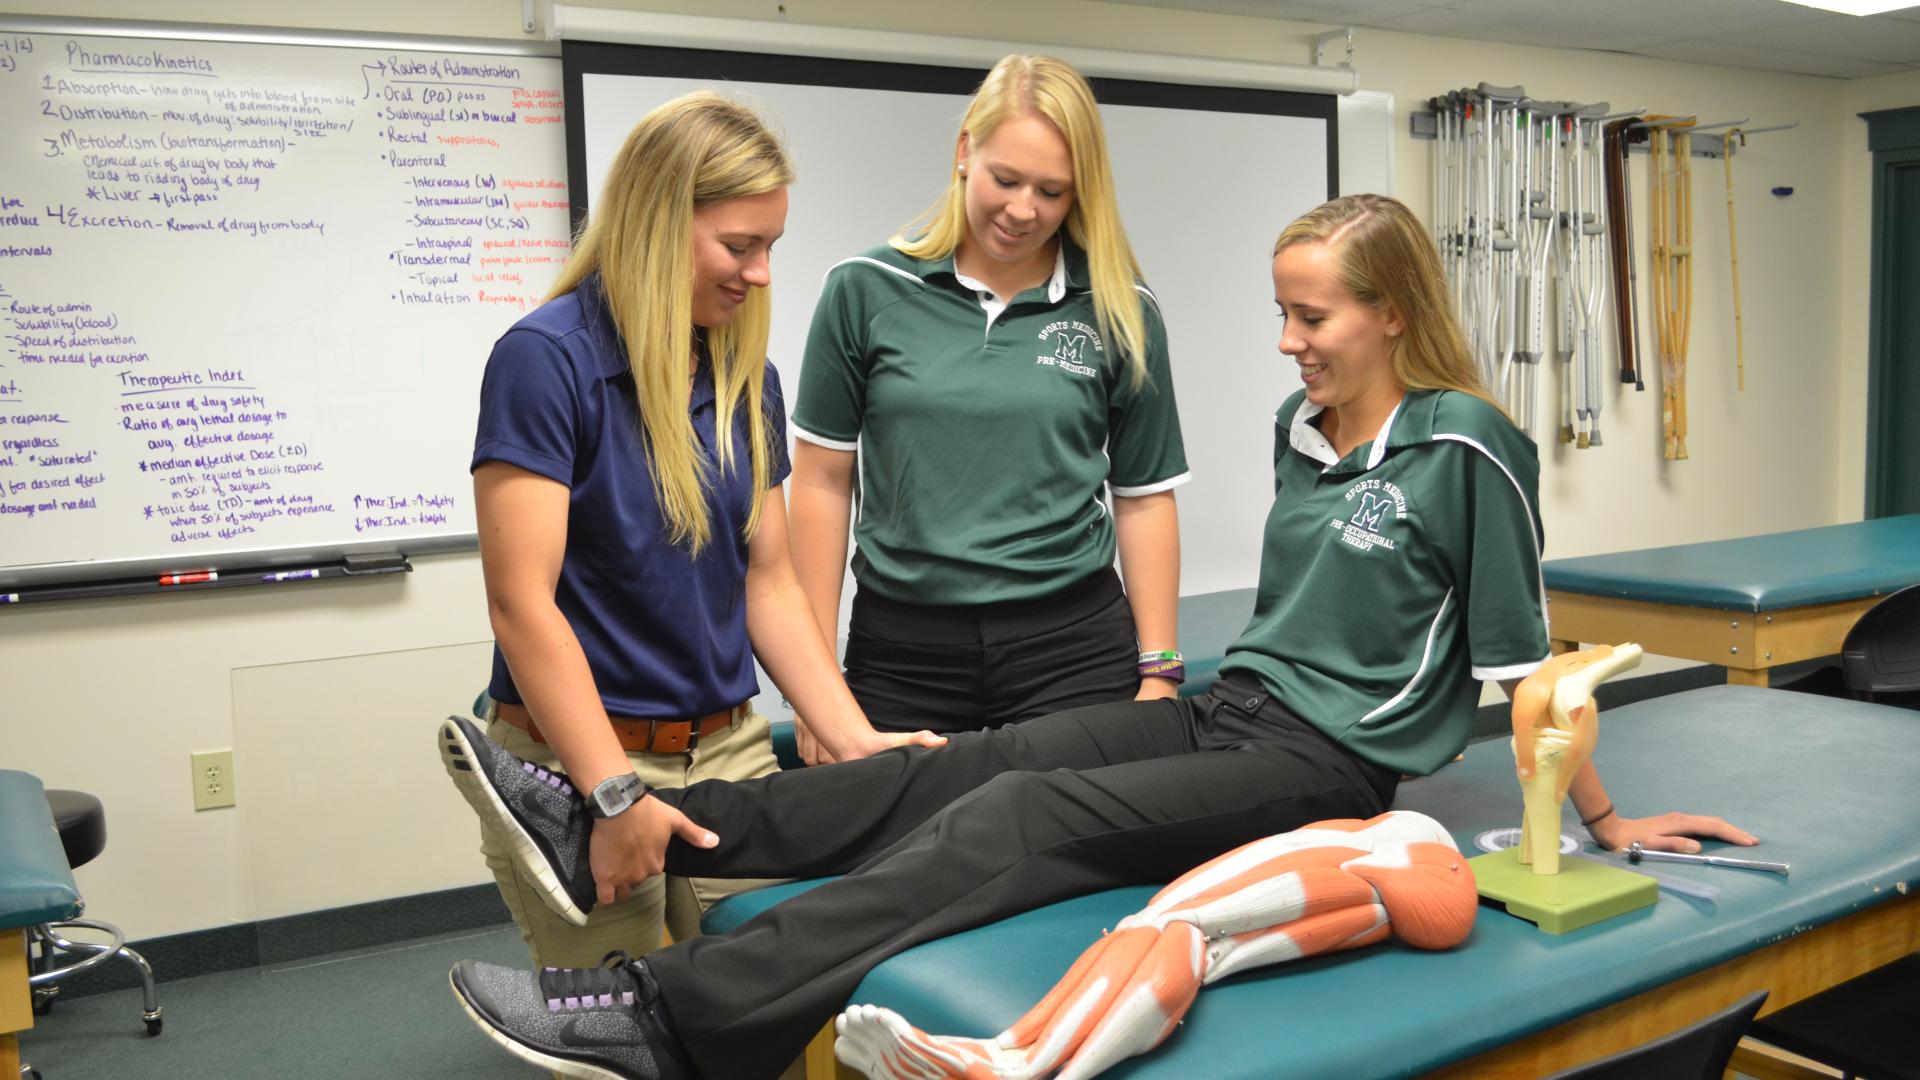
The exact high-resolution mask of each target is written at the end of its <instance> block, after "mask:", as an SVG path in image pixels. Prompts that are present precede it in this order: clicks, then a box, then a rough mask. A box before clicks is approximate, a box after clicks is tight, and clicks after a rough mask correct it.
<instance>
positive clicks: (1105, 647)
mask: <svg viewBox="0 0 1920 1080" xmlns="http://www.w3.org/2000/svg"><path fill="white" fill-rule="evenodd" d="M1139 654H1140V651H1139V647H1138V643H1137V640H1136V639H1135V637H1134V632H1133V608H1132V606H1131V605H1129V604H1128V603H1127V594H1126V592H1125V591H1124V590H1123V589H1121V587H1120V577H1119V575H1117V574H1115V573H1114V572H1113V570H1112V569H1110V568H1109V569H1105V570H1102V571H1100V572H1099V573H1096V574H1093V575H1092V576H1090V577H1088V578H1087V579H1086V580H1084V581H1081V582H1078V583H1076V584H1073V585H1070V586H1068V587H1067V588H1065V589H1062V590H1060V591H1059V592H1057V593H1054V594H1053V595H1051V596H1045V597H1041V598H1040V599H1038V600H1016V601H1008V602H1006V603H1000V604H973V605H967V606H962V607H940V606H931V605H923V604H902V603H898V602H896V601H893V600H888V599H886V598H884V597H881V596H877V595H875V594H874V593H872V592H869V591H867V590H864V589H863V590H860V591H859V592H856V593H854V596H853V613H852V616H851V617H850V618H849V619H848V623H847V686H848V688H849V689H851V690H852V691H853V697H854V700H855V701H858V702H859V703H860V708H861V710H862V711H863V712H865V713H866V714H867V719H868V720H869V721H870V722H871V723H872V724H873V726H874V727H875V728H877V729H879V730H881V731H918V730H920V729H921V728H929V729H932V730H934V731H939V732H955V731H974V730H977V729H979V728H983V727H999V726H1000V725H1002V724H1011V723H1014V722H1016V721H1020V720H1032V719H1034V718H1036V717H1041V716H1046V715H1048V714H1049V713H1057V712H1059V711H1061V710H1062V709H1073V708H1078V707H1080V706H1082V705H1105V704H1107V703H1109V702H1114V701H1129V700H1132V698H1133V695H1134V693H1135V692H1136V691H1138V690H1139V688H1140V676H1139V668H1138V658H1139Z"/></svg>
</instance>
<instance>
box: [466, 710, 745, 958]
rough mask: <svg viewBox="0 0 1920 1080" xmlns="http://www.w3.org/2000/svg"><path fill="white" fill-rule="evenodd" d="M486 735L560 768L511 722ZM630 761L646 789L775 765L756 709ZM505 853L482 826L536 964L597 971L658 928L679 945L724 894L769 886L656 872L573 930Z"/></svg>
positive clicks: (739, 775)
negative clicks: (689, 746)
mask: <svg viewBox="0 0 1920 1080" xmlns="http://www.w3.org/2000/svg"><path fill="white" fill-rule="evenodd" d="M487 737H488V738H490V739H492V740H493V741H494V742H496V743H499V744H500V745H501V746H502V747H504V748H505V749H506V750H507V751H508V752H509V753H512V754H516V755H518V756H520V757H522V758H525V759H526V760H528V761H531V762H533V763H534V764H536V765H540V766H543V767H545V768H548V769H554V770H558V769H559V768H560V760H559V758H557V757H555V756H554V753H553V748H552V747H551V746H548V745H547V744H545V743H537V742H534V741H533V738H532V737H531V736H529V735H528V734H527V733H526V732H524V731H521V730H520V729H519V728H517V727H514V726H513V725H511V724H507V723H503V722H501V721H499V720H495V721H493V722H492V723H491V724H489V725H488V726H487ZM627 760H628V761H630V762H632V763H633V769H634V771H635V772H637V773H639V774H640V779H641V780H642V781H644V782H645V783H646V785H647V786H648V787H651V788H683V787H686V786H688V785H690V784H692V783H694V782H695V781H699V780H749V779H752V778H753V777H756V776H765V775H766V774H768V773H771V772H776V771H778V770H779V768H780V766H779V764H778V763H777V762H775V761H774V758H773V747H772V744H771V743H769V742H768V739H767V718H766V717H764V716H761V715H760V714H759V713H754V712H750V713H748V714H747V716H746V718H745V719H743V720H741V721H739V722H738V723H736V724H735V725H734V726H733V727H732V728H730V729H729V730H726V731H722V732H718V733H716V734H714V735H713V736H711V737H709V738H703V739H701V740H700V745H699V746H698V747H697V748H695V749H694V750H693V751H691V752H689V753H680V754H628V755H627ZM506 851H507V848H506V846H505V845H504V844H502V843H501V842H500V840H499V839H498V837H497V836H496V835H494V833H493V830H491V829H489V828H487V827H485V826H482V827H481V830H480V853H481V854H482V855H484V856H485V857H486V860H487V868H488V869H490V870H492V871H493V878H494V881H495V882H497V883H498V884H499V886H500V895H501V897H503V898H504V899H505V900H506V902H507V909H508V910H509V911H511V912H512V913H513V921H514V923H515V924H516V925H518V926H519V927H520V937H521V939H522V940H524V941H525V942H526V943H527V951H528V952H529V953H531V954H532V955H533V962H534V964H535V966H538V967H599V966H600V961H601V958H602V957H604V956H606V954H607V953H609V952H612V951H614V950H616V949H618V950H621V951H623V952H626V953H627V954H629V955H631V956H640V955H643V954H645V953H648V952H652V951H653V950H654V949H657V948H659V947H660V942H661V934H662V931H663V930H664V931H666V932H668V933H671V934H672V935H673V938H674V940H676V941H681V940H685V939H686V938H689V937H693V936H694V935H696V934H698V933H699V932H700V916H701V915H702V914H703V913H705V911H706V910H707V908H709V907H711V906H712V905H713V904H715V903H717V902H718V901H719V900H720V899H722V898H723V897H727V896H731V895H733V894H734V893H737V892H745V891H746V890H748V889H757V888H759V887H761V886H763V885H770V884H773V882H771V881H759V880H725V879H718V878H683V877H673V876H669V875H666V874H659V875H655V876H654V877H653V878H651V879H649V880H648V881H647V882H646V883H645V884H644V885H641V886H640V887H639V888H636V889H634V890H633V895H631V896H629V897H628V898H627V899H626V900H623V901H621V902H620V903H617V904H605V905H600V906H596V907H595V908H594V909H593V912H592V914H590V915H588V916H587V925H585V926H574V925H573V924H572V923H569V922H567V921H566V920H565V919H562V918H561V917H560V916H558V915H556V914H554V912H553V909H552V908H549V907H548V906H547V903H546V901H545V900H543V899H541V897H540V893H539V891H538V890H537V889H536V888H534V887H533V886H532V884H531V883H530V882H526V881H523V880H522V878H521V875H520V873H519V872H518V871H517V870H516V869H515V868H514V866H513V863H512V861H511V860H510V859H508V858H507V855H506Z"/></svg>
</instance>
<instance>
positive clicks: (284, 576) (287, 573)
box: [260, 570, 320, 581]
mask: <svg viewBox="0 0 1920 1080" xmlns="http://www.w3.org/2000/svg"><path fill="white" fill-rule="evenodd" d="M319 576H320V571H318V570H282V571H280V572H279V573H277V574H261V575H260V580H261V581H294V580H297V579H299V578H317V577H319Z"/></svg>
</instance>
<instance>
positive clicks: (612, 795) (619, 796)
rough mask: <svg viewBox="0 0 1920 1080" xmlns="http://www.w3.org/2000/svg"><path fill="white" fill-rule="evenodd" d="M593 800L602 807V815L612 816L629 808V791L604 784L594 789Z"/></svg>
mask: <svg viewBox="0 0 1920 1080" xmlns="http://www.w3.org/2000/svg"><path fill="white" fill-rule="evenodd" d="M593 802H594V805H596V806H598V807H599V808H600V816H601V817H612V816H613V815H615V814H617V813H619V812H620V811H622V810H625V809H626V808H627V793H626V791H625V790H624V789H621V790H612V789H610V788H608V787H607V785H605V784H602V785H601V786H599V787H597V788H594V789H593Z"/></svg>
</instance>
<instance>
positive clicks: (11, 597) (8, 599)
mask: <svg viewBox="0 0 1920 1080" xmlns="http://www.w3.org/2000/svg"><path fill="white" fill-rule="evenodd" d="M19 602H20V594H19V593H17V592H0V604H17V603H19Z"/></svg>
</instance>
